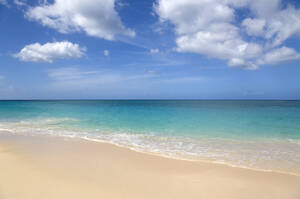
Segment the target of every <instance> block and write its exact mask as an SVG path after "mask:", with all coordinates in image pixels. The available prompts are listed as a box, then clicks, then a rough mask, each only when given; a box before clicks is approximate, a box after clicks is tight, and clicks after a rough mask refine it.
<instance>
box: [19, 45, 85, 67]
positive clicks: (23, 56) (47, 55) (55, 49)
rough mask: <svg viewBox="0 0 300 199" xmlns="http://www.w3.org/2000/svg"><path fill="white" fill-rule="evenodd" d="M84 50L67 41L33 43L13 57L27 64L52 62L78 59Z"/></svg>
mask: <svg viewBox="0 0 300 199" xmlns="http://www.w3.org/2000/svg"><path fill="white" fill-rule="evenodd" d="M84 51H85V48H83V47H80V46H79V45H78V44H73V43H71V42H69V41H62V42H54V43H46V44H43V45H41V44H39V43H34V44H30V45H27V46H25V47H24V48H23V49H22V50H21V51H20V52H19V53H17V54H15V55H14V57H16V58H18V59H19V60H21V61H28V62H50V63H51V62H53V61H54V60H55V59H70V58H80V57H81V56H82V55H83V54H84Z"/></svg>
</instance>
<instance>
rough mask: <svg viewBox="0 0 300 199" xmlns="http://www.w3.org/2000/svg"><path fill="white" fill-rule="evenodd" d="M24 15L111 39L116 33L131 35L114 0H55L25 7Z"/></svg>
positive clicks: (65, 30)
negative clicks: (117, 10) (116, 8)
mask: <svg viewBox="0 0 300 199" xmlns="http://www.w3.org/2000/svg"><path fill="white" fill-rule="evenodd" d="M25 17H26V18H28V19H29V20H33V21H37V22H39V23H41V24H42V25H44V26H47V27H50V28H53V29H55V30H57V31H59V32H60V33H72V32H81V31H83V32H85V33H86V34H87V35H89V36H93V37H99V38H104V39H107V40H114V39H115V36H116V35H125V36H129V37H134V36H135V32H134V31H133V30H131V29H128V28H126V27H125V26H124V25H123V24H122V22H121V19H120V17H119V15H118V13H117V12H116V10H115V0H84V1H82V0H55V1H54V3H53V4H49V3H47V2H46V3H43V4H41V5H39V6H36V7H29V9H28V10H27V11H26V13H25Z"/></svg>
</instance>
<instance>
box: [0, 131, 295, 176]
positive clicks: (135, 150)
mask: <svg viewBox="0 0 300 199" xmlns="http://www.w3.org/2000/svg"><path fill="white" fill-rule="evenodd" d="M1 134H10V135H15V136H34V137H43V138H47V137H55V138H58V139H61V138H68V139H76V140H82V141H87V142H94V143H102V144H110V145H112V146H116V147H120V148H123V149H128V150H131V151H134V152H137V153H142V154H147V155H153V156H158V157H162V158H167V159H173V160H179V161H188V162H199V163H206V164H219V165H225V166H228V167H233V168H240V169H247V170H251V171H257V172H267V173H277V174H283V175H291V176H297V177H300V173H293V172H287V171H281V170H272V169H268V170H267V169H257V168H251V167H247V166H241V165H234V164H230V163H226V162H219V161H211V160H204V159H197V160H196V159H188V158H183V157H175V156H171V155H167V154H163V153H155V152H150V151H142V150H138V149H137V148H134V147H130V146H124V145H120V144H118V143H115V142H112V141H108V140H99V139H93V138H87V137H80V136H75V135H54V134H30V135H29V134H28V135H24V134H19V133H16V132H12V131H9V130H2V129H0V136H1ZM64 141H67V140H64Z"/></svg>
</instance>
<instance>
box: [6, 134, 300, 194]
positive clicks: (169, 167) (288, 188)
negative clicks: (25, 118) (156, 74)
mask: <svg viewBox="0 0 300 199" xmlns="http://www.w3.org/2000/svg"><path fill="white" fill-rule="evenodd" d="M19 198H22V199H40V198H43V199H52V198H53V199H54V198H55V199H60V198H61V199H65V198H72V199H77V198H89V199H93V198H112V199H118V198H120V199H121V198H122V199H126V198H128V199H129V198H130V199H141V198H143V199H147V198H149V199H150V198H151V199H153V198H156V199H157V198H161V199H168V198H170V199H176V198H180V199H182V198H189V199H193V198H195V199H199V198H205V199H213V198H214V199H216V198H222V199H227V198H228V199H240V198H243V199H253V198H256V199H264V198H265V199H269V198H272V199H277V198H278V199H283V198H284V199H299V198H300V177H297V176H293V175H286V174H279V173H274V172H261V171H253V170H249V169H242V168H233V167H230V166H226V165H221V164H213V163H202V162H189V161H183V160H174V159H168V158H163V157H158V156H154V155H149V154H144V153H138V152H134V151H131V150H129V149H125V148H121V147H117V146H114V145H111V144H105V143H96V142H90V141H84V140H81V139H75V138H55V137H49V136H44V137H43V136H20V135H12V134H7V133H0V199H19Z"/></svg>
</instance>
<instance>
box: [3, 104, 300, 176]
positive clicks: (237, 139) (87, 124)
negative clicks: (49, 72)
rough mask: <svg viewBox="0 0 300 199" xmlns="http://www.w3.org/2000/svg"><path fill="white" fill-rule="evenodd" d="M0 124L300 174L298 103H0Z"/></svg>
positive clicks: (18, 129)
mask: <svg viewBox="0 0 300 199" xmlns="http://www.w3.org/2000/svg"><path fill="white" fill-rule="evenodd" d="M0 130H6V131H10V132H13V133H21V134H50V135H57V136H75V137H81V138H85V139H89V140H94V141H105V142H110V143H114V144H118V145H121V146H126V147H130V148H132V149H134V150H138V151H145V152H152V153H158V154H161V155H165V156H169V157H175V158H182V159H190V160H209V161H215V162H220V163H226V164H230V165H235V166H240V167H248V168H254V169H263V170H277V171H283V172H292V173H297V174H300V101H245V100H243V101H238V100H232V101H230V100H225V101H221V100H220V101H215V100H211V101H209V100H208V101H205V100H199V101H197V100H193V101H188V100H179V101H176V100H163V101H159V100H104V101H101V100H95V101H0Z"/></svg>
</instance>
